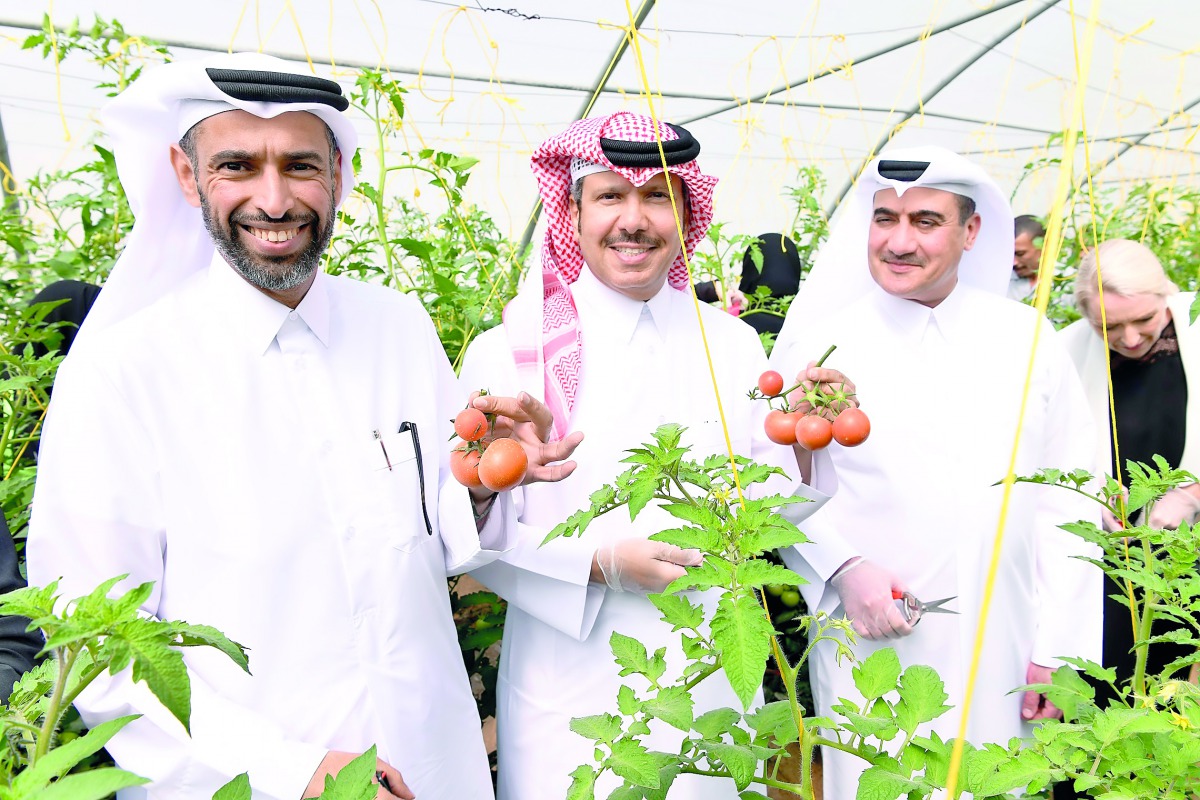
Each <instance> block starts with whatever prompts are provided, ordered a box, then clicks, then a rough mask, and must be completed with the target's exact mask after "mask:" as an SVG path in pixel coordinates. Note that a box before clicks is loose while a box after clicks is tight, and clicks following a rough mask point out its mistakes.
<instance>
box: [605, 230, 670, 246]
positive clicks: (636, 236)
mask: <svg viewBox="0 0 1200 800" xmlns="http://www.w3.org/2000/svg"><path fill="white" fill-rule="evenodd" d="M619 244H641V245H645V246H646V247H662V246H663V245H664V244H666V242H664V241H663V240H662V239H659V238H658V237H657V236H651V235H650V234H647V233H621V234H617V235H616V236H609V237H607V238H605V240H604V246H605V247H615V246H616V245H619Z"/></svg>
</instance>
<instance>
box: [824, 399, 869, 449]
mask: <svg viewBox="0 0 1200 800" xmlns="http://www.w3.org/2000/svg"><path fill="white" fill-rule="evenodd" d="M870 435H871V420H869V419H867V415H866V414H864V413H863V412H862V409H861V408H848V409H846V410H845V411H843V412H842V413H840V414H838V416H837V419H835V420H834V421H833V438H834V439H837V443H838V444H843V445H845V446H846V447H854V446H855V445H859V444H862V443H863V442H865V441H866V440H867V437H868V436H870Z"/></svg>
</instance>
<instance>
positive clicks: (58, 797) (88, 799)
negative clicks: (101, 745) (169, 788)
mask: <svg viewBox="0 0 1200 800" xmlns="http://www.w3.org/2000/svg"><path fill="white" fill-rule="evenodd" d="M149 782H150V780H149V778H142V777H140V776H138V775H134V774H133V773H132V772H126V771H125V770H123V769H117V768H116V767H101V768H99V769H93V770H88V771H87V772H81V773H79V774H77V775H68V776H66V777H65V778H63V779H61V780H58V781H55V782H54V783H53V784H51V785H50V786H47V787H46V788H44V789H41V790H39V791H38V792H37V794H36V797H37V799H38V800H104V798H106V797H111V796H113V795H114V794H116V793H117V792H119V791H121V790H122V789H128V788H129V787H131V786H142V785H143V784H147V783H149Z"/></svg>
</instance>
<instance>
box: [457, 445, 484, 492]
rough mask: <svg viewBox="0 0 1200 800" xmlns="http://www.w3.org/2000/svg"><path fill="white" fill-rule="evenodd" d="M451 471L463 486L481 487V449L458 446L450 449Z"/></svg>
mask: <svg viewBox="0 0 1200 800" xmlns="http://www.w3.org/2000/svg"><path fill="white" fill-rule="evenodd" d="M450 472H451V474H453V475H454V479H455V480H456V481H458V482H459V483H461V484H462V485H463V486H467V487H473V488H476V489H477V488H479V487H480V486H483V483H482V482H481V481H480V480H479V451H478V450H467V449H466V448H465V447H456V448H454V449H453V450H451V451H450Z"/></svg>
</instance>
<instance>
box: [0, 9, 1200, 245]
mask: <svg viewBox="0 0 1200 800" xmlns="http://www.w3.org/2000/svg"><path fill="white" fill-rule="evenodd" d="M646 5H647V6H648V8H646V9H644V10H645V12H646V13H645V14H644V19H642V21H641V24H640V26H639V30H640V36H639V38H638V48H637V49H636V51H635V49H634V48H632V47H631V48H628V49H625V50H624V52H623V53H622V54H621V56H620V59H619V61H618V62H617V63H616V64H615V66H614V67H613V69H612V70H611V74H610V75H609V76H608V78H607V82H606V84H605V88H604V91H603V92H602V93H601V94H600V95H599V97H598V99H597V100H596V103H595V106H594V108H593V110H592V113H593V114H602V113H607V112H610V111H614V110H617V109H620V108H631V109H636V110H642V111H645V110H646V108H647V101H646V99H645V97H644V96H642V86H643V78H642V76H643V70H642V69H641V68H640V67H641V66H643V65H644V75H645V79H646V82H648V84H649V87H650V89H651V90H652V91H654V92H656V93H660V94H661V98H659V99H658V100H656V102H657V104H658V105H657V106H656V109H657V110H658V111H659V112H660V113H661V115H662V116H664V117H665V118H666V119H668V120H670V121H674V122H679V123H682V124H684V125H686V126H687V127H688V128H689V130H691V131H692V132H693V133H694V134H695V135H696V137H697V138H698V139H699V140H700V142H701V143H702V145H703V152H702V154H701V157H700V159H701V164H702V166H703V168H704V169H705V171H707V172H711V173H714V174H716V175H718V176H720V177H721V179H722V182H721V186H720V187H719V189H718V195H717V217H718V219H722V220H727V221H728V222H729V226H728V228H729V230H731V231H732V232H739V233H752V234H753V233H759V232H762V231H767V230H778V229H780V228H782V227H784V226H787V225H788V224H789V223H790V221H791V217H792V208H791V206H790V205H789V203H788V202H787V201H786V199H785V197H784V193H785V187H787V186H788V185H790V184H794V183H795V181H796V171H797V168H799V167H801V166H804V165H816V166H819V167H820V168H821V169H822V170H823V172H824V174H825V175H826V177H827V180H828V186H827V188H826V190H825V193H824V195H823V196H822V198H821V203H822V206H823V207H824V208H826V209H831V208H833V207H834V206H835V205H836V201H837V199H838V198H839V197H840V196H841V194H842V193H843V191H844V190H845V188H846V187H847V185H848V182H849V181H850V180H851V179H852V177H853V176H854V175H855V174H856V173H857V172H858V170H859V169H860V168H861V166H862V165H863V163H864V161H865V160H866V159H868V158H869V157H870V156H871V155H872V154H873V153H874V152H876V151H877V150H878V149H879V148H880V147H881V146H882V145H883V144H884V143H885V142H887V141H888V139H889V137H890V138H891V139H892V141H894V142H895V143H897V144H903V145H913V144H927V143H932V144H940V145H943V146H946V147H949V148H952V149H955V150H958V151H959V152H962V153H964V154H968V155H969V156H970V157H971V158H973V159H977V160H978V161H980V162H982V163H983V164H984V165H985V166H986V167H987V168H988V169H989V170H990V171H991V172H992V174H993V175H994V176H995V177H996V178H997V180H998V181H999V182H1000V184H1001V186H1002V187H1003V188H1005V189H1006V190H1007V191H1014V192H1015V196H1014V202H1013V205H1014V209H1015V210H1016V212H1017V213H1039V214H1040V213H1044V212H1045V211H1047V210H1048V205H1049V203H1050V201H1051V197H1052V190H1053V186H1054V184H1055V180H1056V178H1057V172H1056V163H1053V162H1055V161H1056V160H1057V159H1059V158H1060V157H1061V156H1062V152H1061V145H1060V141H1059V140H1058V139H1057V138H1055V136H1056V134H1058V133H1059V132H1060V131H1062V130H1063V129H1064V128H1065V127H1067V126H1068V125H1070V124H1071V120H1072V102H1073V98H1074V92H1075V87H1076V84H1077V79H1078V80H1081V81H1082V83H1083V84H1084V85H1085V87H1086V88H1085V90H1084V105H1083V108H1084V122H1085V124H1086V130H1087V134H1088V140H1089V143H1090V144H1089V147H1088V149H1087V152H1086V159H1087V162H1088V163H1090V166H1091V168H1092V170H1094V171H1096V177H1097V180H1098V181H1099V182H1101V183H1102V184H1103V185H1106V186H1112V185H1114V184H1124V183H1128V182H1130V181H1137V180H1141V179H1146V178H1153V179H1156V180H1160V181H1162V182H1164V183H1168V184H1175V185H1181V184H1192V183H1193V182H1194V181H1195V177H1196V169H1197V158H1196V157H1197V154H1198V153H1200V142H1197V141H1196V135H1195V134H1196V130H1197V129H1196V115H1197V114H1198V113H1200V2H1197V0H1151V2H1132V1H1131V0H1104V1H1103V2H1100V3H1099V8H1098V9H1097V12H1098V13H1097V19H1098V26H1097V27H1096V29H1095V38H1094V42H1093V44H1092V47H1091V50H1090V66H1088V65H1086V64H1084V63H1083V61H1084V60H1085V58H1086V57H1087V55H1088V47H1087V40H1086V34H1087V31H1088V24H1087V23H1088V17H1089V14H1091V13H1092V11H1093V8H1092V4H1091V3H1088V2H1084V0H1077V1H1076V2H1069V0H1058V1H1057V2H1047V0H997V1H996V2H993V3H976V2H971V1H970V0H907V2H878V0H842V1H841V2H838V1H837V0H826V2H823V3H820V2H801V1H800V0H745V1H744V2H734V1H733V0H658V2H647V3H646ZM51 9H52V19H53V21H54V22H55V24H57V25H64V26H65V25H67V24H68V23H69V22H70V21H71V19H72V18H74V17H77V16H78V17H79V18H80V19H81V22H82V23H84V25H85V26H86V25H89V24H90V23H91V21H92V17H93V15H94V14H95V13H98V12H99V13H102V14H103V15H104V17H105V18H115V19H117V20H119V21H120V22H122V23H123V24H124V26H125V28H126V30H127V32H128V33H130V34H131V35H137V36H145V37H152V38H155V39H158V40H162V41H165V42H167V43H168V44H170V45H171V46H172V49H173V51H174V52H175V55H176V58H186V57H188V56H189V55H190V51H191V50H194V49H212V50H225V49H231V48H232V49H235V50H253V49H262V50H264V51H266V52H270V53H273V54H276V55H281V56H285V57H297V58H303V57H304V55H305V54H307V55H308V57H309V58H311V61H312V62H313V63H314V64H315V65H316V69H317V71H318V72H320V73H321V74H324V75H328V76H332V77H334V78H336V79H339V80H341V81H342V82H343V83H344V84H349V83H350V82H351V81H352V71H351V70H350V69H348V68H349V67H351V66H371V67H375V66H379V67H383V68H387V69H390V70H391V71H392V72H393V73H394V75H395V77H397V78H399V79H401V80H403V81H404V82H405V83H406V85H407V86H408V87H409V93H408V95H407V99H406V103H407V115H406V124H405V128H404V135H405V136H406V137H407V141H403V140H396V141H394V142H392V143H391V146H392V147H395V148H396V149H398V150H399V149H404V148H406V147H408V148H413V149H415V148H417V147H419V146H432V147H435V148H438V149H444V150H450V151H453V152H457V153H461V154H464V155H472V156H475V157H477V158H479V159H480V162H481V163H480V164H479V166H478V167H477V168H476V170H475V174H474V176H473V177H472V180H471V184H470V185H469V190H468V195H469V198H470V199H471V200H472V201H473V202H476V203H478V204H480V205H481V206H483V207H484V208H486V209H487V210H488V211H490V212H491V213H492V214H493V216H494V217H495V218H496V220H497V222H498V224H499V225H500V226H501V228H502V230H506V231H507V232H508V233H510V234H512V235H514V236H520V234H521V232H522V230H523V229H524V227H525V223H526V220H527V219H528V217H529V214H530V211H531V209H532V207H533V202H534V199H535V187H534V182H533V179H532V177H531V176H530V174H529V170H528V157H529V154H530V152H531V151H532V149H533V147H535V146H536V144H537V143H538V142H539V141H541V139H543V138H544V137H546V136H547V135H549V134H551V133H553V132H555V131H558V130H560V129H562V128H563V127H565V126H566V125H567V124H568V123H569V122H571V121H572V120H573V119H575V118H576V117H577V116H578V115H579V114H580V112H581V110H582V109H583V108H584V107H585V105H586V104H587V102H588V100H589V98H590V96H591V94H592V92H593V90H594V89H595V88H596V86H597V84H598V82H599V81H600V80H601V76H602V75H603V74H604V73H605V72H606V71H607V68H608V66H609V64H610V60H611V58H612V56H613V53H614V50H615V49H616V48H617V45H618V43H619V42H620V41H621V38H622V36H623V33H624V31H623V28H624V27H626V26H630V25H631V19H632V18H633V17H636V16H637V15H638V13H639V11H641V10H643V9H642V8H641V0H630V3H629V4H628V5H627V4H626V3H625V2H624V0H587V2H584V0H470V2H463V3H462V4H458V3H453V2H447V1H446V0H374V1H372V0H337V2H332V0H290V2H289V1H288V0H208V2H204V3H196V2H187V3H184V2H167V1H165V0H163V1H162V2H154V3H149V2H141V1H139V0H107V1H106V2H105V3H103V4H101V3H99V2H97V1H96V0H54V2H53V3H50V2H49V1H48V0H46V1H45V2H36V1H35V0H21V2H14V0H9V2H6V3H4V4H2V5H0V34H3V35H4V37H5V39H4V40H3V45H2V48H0V87H2V88H0V115H2V120H3V125H4V129H5V132H6V134H7V138H8V144H9V151H10V157H11V160H12V163H13V168H14V172H15V173H16V175H17V177H18V178H21V177H25V176H28V175H29V174H31V172H32V171H33V170H34V169H36V168H56V167H59V166H63V165H69V164H71V163H72V162H73V161H77V160H79V159H81V158H82V153H81V150H82V149H83V148H84V147H85V146H86V144H87V142H88V137H89V136H90V135H91V133H92V132H93V131H94V126H95V122H94V120H95V116H96V115H95V111H96V108H97V107H98V105H99V104H100V103H101V102H102V101H103V97H104V95H103V92H102V91H98V90H96V89H94V88H93V84H94V83H95V82H96V81H97V75H98V74H99V73H98V71H97V70H96V69H94V68H92V67H91V65H89V64H88V63H87V62H86V61H84V60H83V59H82V58H81V57H78V56H72V57H71V58H69V59H67V60H65V61H64V62H63V63H62V64H61V66H60V67H59V68H58V74H57V75H56V71H55V68H54V64H53V62H52V61H47V60H43V59H41V58H40V57H39V56H38V55H36V54H34V53H33V52H29V51H22V50H21V49H20V42H21V41H22V40H23V39H24V38H25V37H26V36H27V35H29V33H31V32H32V31H30V30H29V27H30V26H33V27H37V26H40V24H41V18H42V15H43V14H44V13H49V12H50V11H51ZM638 51H640V55H641V58H640V59H639V58H638ZM331 65H332V66H331ZM1080 70H1083V71H1082V72H1080ZM451 75H453V76H454V77H453V79H451V78H450V77H449V76H451ZM359 128H360V131H361V132H362V133H364V134H365V133H366V132H367V123H366V121H365V120H359ZM66 132H69V135H70V138H69V140H68V139H67V138H66ZM368 142H369V140H368ZM1032 162H1039V163H1041V162H1044V163H1046V164H1047V166H1045V167H1043V168H1041V169H1039V170H1037V171H1035V172H1034V173H1032V174H1031V175H1030V176H1029V177H1028V178H1027V179H1026V180H1025V181H1024V182H1023V183H1022V184H1021V185H1020V186H1019V187H1018V179H1019V178H1020V177H1021V175H1022V173H1023V172H1024V171H1025V167H1026V165H1027V164H1030V163H1032ZM1086 168H1087V164H1085V151H1084V148H1083V147H1082V146H1080V147H1079V148H1077V151H1076V153H1075V173H1076V175H1077V176H1082V175H1083V174H1084V173H1085V170H1086ZM410 180H411V179H410ZM399 188H400V190H401V191H406V190H411V189H412V188H414V187H413V185H412V184H409V185H408V187H407V188H406V187H404V186H402V185H401V186H400V187H399Z"/></svg>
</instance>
